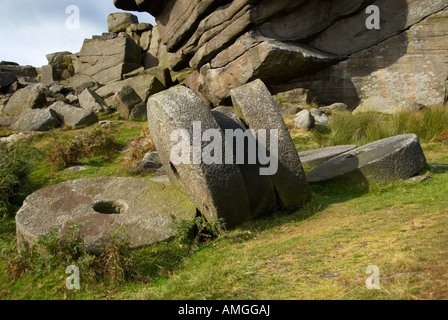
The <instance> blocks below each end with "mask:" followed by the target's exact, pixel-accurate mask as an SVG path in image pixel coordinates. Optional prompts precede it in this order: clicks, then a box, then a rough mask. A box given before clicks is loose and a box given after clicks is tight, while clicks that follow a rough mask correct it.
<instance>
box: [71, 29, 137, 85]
mask: <svg viewBox="0 0 448 320" xmlns="http://www.w3.org/2000/svg"><path fill="white" fill-rule="evenodd" d="M140 61H141V47H140V46H139V45H138V44H136V43H135V42H134V41H133V40H131V39H129V38H128V37H126V36H122V37H116V38H113V39H107V38H106V39H105V38H99V39H86V40H84V44H83V46H82V48H81V51H80V52H79V53H78V54H77V59H75V60H74V62H73V63H74V68H75V73H76V74H78V75H86V76H88V77H90V78H92V79H93V80H95V81H98V82H100V83H103V84H107V83H110V82H114V81H118V80H122V76H123V75H124V74H126V73H128V72H131V71H133V70H135V69H138V68H139V67H140V66H141V65H140Z"/></svg>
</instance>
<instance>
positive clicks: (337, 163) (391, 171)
mask: <svg viewBox="0 0 448 320" xmlns="http://www.w3.org/2000/svg"><path fill="white" fill-rule="evenodd" d="M425 164H426V159H425V155H424V154H423V151H422V148H421V146H420V143H419V141H418V138H417V136H416V135H415V134H406V135H399V136H395V137H391V138H386V139H383V140H378V141H375V142H373V143H369V144H367V145H365V146H362V147H360V148H357V149H354V150H352V151H349V152H346V153H344V154H341V155H339V156H337V157H335V158H333V159H330V160H328V161H326V162H325V163H323V164H322V165H320V166H319V167H317V168H315V169H313V170H311V171H310V172H308V174H307V178H308V181H309V182H310V183H353V182H363V181H367V180H374V181H379V182H386V183H387V182H391V181H395V180H400V179H407V178H410V177H412V176H414V175H415V174H417V173H418V172H419V171H420V170H421V169H422V168H423V167H424V166H425Z"/></svg>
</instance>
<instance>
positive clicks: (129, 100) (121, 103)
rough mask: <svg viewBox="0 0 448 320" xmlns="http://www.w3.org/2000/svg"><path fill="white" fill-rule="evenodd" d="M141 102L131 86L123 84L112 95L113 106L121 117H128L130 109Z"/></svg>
mask: <svg viewBox="0 0 448 320" xmlns="http://www.w3.org/2000/svg"><path fill="white" fill-rule="evenodd" d="M142 102H143V101H142V99H141V98H140V96H139V95H138V94H137V93H136V92H135V91H134V89H132V87H131V86H124V87H123V88H121V90H120V91H119V92H117V93H116V94H115V95H114V106H115V108H116V109H117V111H118V113H119V114H120V116H121V117H122V118H123V119H129V117H130V115H131V113H132V109H134V107H135V106H136V105H138V104H141V103H142Z"/></svg>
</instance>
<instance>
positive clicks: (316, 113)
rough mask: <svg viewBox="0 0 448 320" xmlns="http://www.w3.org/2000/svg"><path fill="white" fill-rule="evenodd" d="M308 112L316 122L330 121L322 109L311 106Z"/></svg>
mask: <svg viewBox="0 0 448 320" xmlns="http://www.w3.org/2000/svg"><path fill="white" fill-rule="evenodd" d="M310 113H311V114H312V116H313V117H314V120H316V121H317V122H319V123H324V124H327V123H330V119H328V116H327V115H326V114H325V112H323V111H322V110H320V109H318V108H311V109H310Z"/></svg>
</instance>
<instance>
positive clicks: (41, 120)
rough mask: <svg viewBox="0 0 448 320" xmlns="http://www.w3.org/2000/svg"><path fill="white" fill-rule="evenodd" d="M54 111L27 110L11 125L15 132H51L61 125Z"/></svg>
mask: <svg viewBox="0 0 448 320" xmlns="http://www.w3.org/2000/svg"><path fill="white" fill-rule="evenodd" d="M60 124H61V123H60V121H59V119H58V116H57V114H56V112H55V111H54V110H52V109H27V110H25V111H24V112H22V114H21V115H20V116H19V117H18V118H17V120H16V121H15V122H14V123H13V124H12V125H11V127H10V129H11V130H14V131H49V130H51V129H54V128H56V127H58V126H59V125H60Z"/></svg>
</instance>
